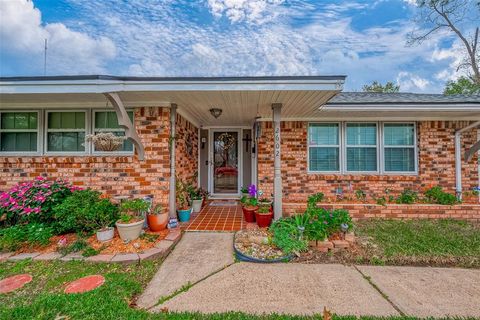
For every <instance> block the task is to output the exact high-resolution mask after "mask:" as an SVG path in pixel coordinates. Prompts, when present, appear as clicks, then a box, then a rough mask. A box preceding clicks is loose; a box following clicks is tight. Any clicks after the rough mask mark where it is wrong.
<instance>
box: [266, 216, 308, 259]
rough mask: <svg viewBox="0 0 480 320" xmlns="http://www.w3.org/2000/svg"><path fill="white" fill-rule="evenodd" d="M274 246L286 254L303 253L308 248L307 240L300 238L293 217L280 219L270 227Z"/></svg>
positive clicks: (300, 235)
mask: <svg viewBox="0 0 480 320" xmlns="http://www.w3.org/2000/svg"><path fill="white" fill-rule="evenodd" d="M270 231H271V232H272V235H273V238H272V242H273V244H274V245H276V246H277V247H279V248H280V249H282V251H283V252H285V253H286V254H290V253H292V252H301V251H305V250H306V249H307V248H308V243H307V239H306V238H305V237H302V234H301V232H300V230H299V229H298V227H297V224H296V223H295V219H294V218H293V217H288V218H282V219H279V220H277V221H275V222H274V223H273V224H272V225H271V226H270Z"/></svg>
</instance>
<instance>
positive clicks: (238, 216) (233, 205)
mask: <svg viewBox="0 0 480 320" xmlns="http://www.w3.org/2000/svg"><path fill="white" fill-rule="evenodd" d="M247 225H248V223H247V222H245V219H243V214H242V208H241V206H240V204H239V203H238V201H236V200H211V201H208V202H207V204H206V205H205V206H204V207H203V208H202V210H201V211H200V212H199V213H194V214H193V215H192V217H191V219H190V221H188V222H185V223H182V224H181V228H182V230H185V231H226V232H231V231H238V230H242V229H245V228H247Z"/></svg>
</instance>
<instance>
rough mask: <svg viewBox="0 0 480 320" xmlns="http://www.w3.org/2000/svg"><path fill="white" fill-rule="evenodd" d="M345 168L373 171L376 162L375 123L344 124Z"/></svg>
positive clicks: (356, 170) (376, 166)
mask: <svg viewBox="0 0 480 320" xmlns="http://www.w3.org/2000/svg"><path fill="white" fill-rule="evenodd" d="M346 158H347V159H346V170H347V171H353V172H374V171H377V170H378V164H377V124H376V123H347V124H346Z"/></svg>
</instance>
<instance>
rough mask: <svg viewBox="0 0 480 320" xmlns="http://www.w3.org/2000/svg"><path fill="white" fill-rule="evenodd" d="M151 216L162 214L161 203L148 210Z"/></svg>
mask: <svg viewBox="0 0 480 320" xmlns="http://www.w3.org/2000/svg"><path fill="white" fill-rule="evenodd" d="M150 213H151V214H162V213H163V205H162V204H161V203H157V204H156V205H155V206H153V208H152V209H151V210H150Z"/></svg>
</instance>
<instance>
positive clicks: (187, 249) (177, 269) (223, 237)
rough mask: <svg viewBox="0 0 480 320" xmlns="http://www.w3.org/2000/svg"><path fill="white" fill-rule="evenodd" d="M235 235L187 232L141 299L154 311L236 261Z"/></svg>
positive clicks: (140, 303)
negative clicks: (164, 301)
mask: <svg viewBox="0 0 480 320" xmlns="http://www.w3.org/2000/svg"><path fill="white" fill-rule="evenodd" d="M232 244H233V233H213V232H209V233H207V232H201V233H200V232H198V233H197V232H186V233H185V234H184V235H183V237H182V240H180V242H179V243H178V244H177V246H176V247H175V249H174V250H173V251H172V253H170V255H169V256H168V257H167V259H165V261H164V262H163V264H162V265H161V267H160V269H159V270H158V272H157V273H156V274H155V276H154V277H153V279H152V281H151V282H150V283H149V284H148V286H147V288H146V289H145V291H144V293H143V294H142V295H141V296H140V297H139V299H138V300H137V305H138V306H139V307H141V308H151V307H152V306H154V305H155V304H156V303H158V301H159V300H160V299H162V298H165V297H168V296H170V295H172V294H173V293H175V292H176V291H178V290H181V289H182V288H185V287H186V286H189V285H191V284H194V283H196V282H197V281H200V280H202V279H203V278H205V277H207V276H209V275H211V274H212V273H215V272H217V271H219V270H221V269H223V268H225V267H226V266H228V265H230V264H232V263H233V262H234V259H233V249H232Z"/></svg>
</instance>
